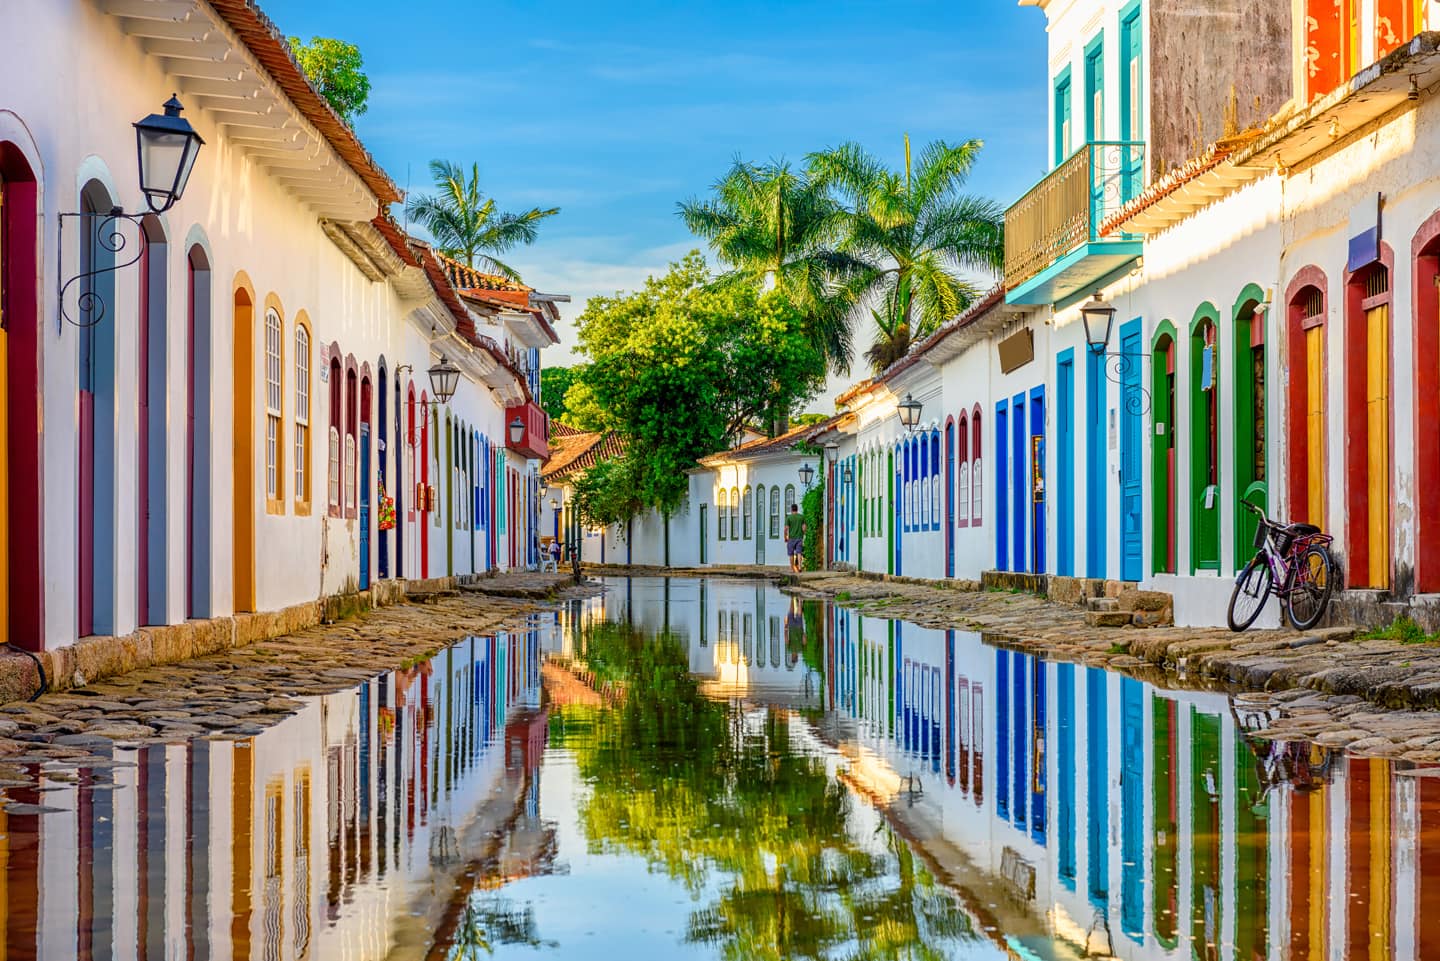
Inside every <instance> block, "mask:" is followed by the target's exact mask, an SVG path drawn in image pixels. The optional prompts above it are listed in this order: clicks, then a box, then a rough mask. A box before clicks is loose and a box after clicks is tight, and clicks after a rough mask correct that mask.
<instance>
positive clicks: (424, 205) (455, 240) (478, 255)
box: [405, 160, 560, 281]
mask: <svg viewBox="0 0 1440 961" xmlns="http://www.w3.org/2000/svg"><path fill="white" fill-rule="evenodd" d="M430 177H431V179H432V180H433V181H434V184H435V191H434V193H430V194H419V195H417V196H414V197H411V198H410V200H409V201H408V202H407V203H406V205H405V210H406V212H407V213H408V214H409V215H410V216H411V217H412V218H413V219H414V220H415V221H416V222H417V223H419V224H421V225H423V226H424V227H425V229H426V230H428V231H430V236H431V237H433V238H435V244H436V247H437V248H438V249H439V250H440V252H441V253H443V254H444V255H445V256H447V257H453V258H455V259H456V260H459V261H461V262H463V263H464V264H465V265H466V266H467V267H475V268H478V269H480V270H484V271H487V272H490V273H496V274H502V275H504V276H505V277H508V278H510V279H511V280H516V281H518V280H519V279H520V275H519V274H518V273H516V272H515V270H514V268H512V267H510V266H508V265H507V264H505V263H504V262H503V261H501V260H499V259H498V258H499V255H500V254H504V253H507V252H508V251H511V250H514V249H515V248H516V247H521V246H525V245H528V244H533V243H534V242H535V239H536V238H537V237H538V236H539V235H540V226H539V225H540V221H542V220H544V219H545V218H546V217H553V216H555V215H556V214H558V213H559V212H560V208H559V207H547V208H545V209H541V208H539V207H532V208H530V209H529V210H527V211H525V212H524V213H518V214H506V213H497V212H496V211H495V199H494V198H493V197H487V196H485V192H484V191H483V190H481V189H480V165H479V164H471V165H470V174H469V176H468V177H467V176H466V174H465V171H464V169H463V168H461V166H460V165H459V164H453V163H450V162H449V161H446V160H432V161H430Z"/></svg>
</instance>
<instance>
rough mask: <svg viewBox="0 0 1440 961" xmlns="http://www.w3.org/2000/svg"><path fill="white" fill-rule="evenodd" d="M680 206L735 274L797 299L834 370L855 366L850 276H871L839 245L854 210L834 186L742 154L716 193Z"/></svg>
mask: <svg viewBox="0 0 1440 961" xmlns="http://www.w3.org/2000/svg"><path fill="white" fill-rule="evenodd" d="M679 209H680V216H681V218H682V219H683V220H684V221H685V225H686V226H687V227H689V228H690V230H691V232H692V233H694V234H695V235H696V236H698V237H702V238H704V239H705V240H707V241H708V242H709V243H710V247H711V249H712V250H713V251H714V253H715V256H716V258H717V259H718V260H719V261H720V263H722V264H724V265H725V266H726V267H729V268H730V269H731V276H732V277H734V278H742V279H744V280H746V281H748V282H750V283H752V284H756V285H758V286H760V287H761V289H770V288H774V289H775V290H778V291H779V292H780V293H781V294H783V295H784V296H785V297H787V298H789V300H790V301H791V303H792V304H793V305H794V306H795V308H796V309H797V310H799V311H800V312H801V313H802V314H803V315H804V317H805V320H806V327H807V329H808V331H809V332H810V335H811V338H812V339H813V340H814V342H815V345H816V346H817V347H818V348H819V349H820V350H821V351H822V352H823V353H824V354H825V358H826V361H827V363H828V364H829V365H830V367H831V369H833V370H835V371H836V372H837V373H842V372H845V371H848V370H849V368H850V363H851V360H852V357H853V352H854V347H853V342H852V338H851V324H850V312H851V309H852V307H853V305H854V301H855V290H854V289H853V288H852V287H851V286H847V284H846V282H845V281H846V280H847V279H849V278H851V277H860V278H863V266H864V265H863V264H859V263H857V262H856V261H854V260H853V259H852V258H850V257H849V256H848V255H846V254H843V253H841V252H839V251H837V250H836V248H835V245H836V243H837V242H838V241H839V240H840V239H841V238H842V236H843V232H844V228H845V225H846V224H845V221H846V215H845V211H844V210H843V209H842V208H841V207H840V205H839V204H838V203H836V202H835V200H834V198H833V197H832V196H831V193H830V191H829V190H828V189H827V188H825V187H824V186H822V185H821V184H819V183H817V182H815V181H814V180H812V179H811V178H809V177H808V176H806V174H805V172H804V171H800V170H796V169H794V168H792V167H791V166H790V165H789V164H788V163H787V162H785V161H784V160H779V161H774V162H771V163H767V164H755V163H750V162H748V161H744V160H739V159H737V160H736V161H735V162H734V164H733V165H732V166H731V167H730V169H729V170H728V171H727V172H726V173H725V175H724V176H723V177H721V178H720V179H719V180H717V181H716V182H715V183H714V184H713V185H712V187H711V195H710V196H709V197H708V198H706V199H704V200H700V199H691V200H687V201H683V202H681V203H680V204H679Z"/></svg>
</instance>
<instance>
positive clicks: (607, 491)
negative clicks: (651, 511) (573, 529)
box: [572, 457, 644, 527]
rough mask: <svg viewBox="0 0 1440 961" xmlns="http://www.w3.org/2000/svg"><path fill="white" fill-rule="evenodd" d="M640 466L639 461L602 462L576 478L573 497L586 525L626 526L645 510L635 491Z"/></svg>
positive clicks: (622, 458)
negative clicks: (636, 476)
mask: <svg viewBox="0 0 1440 961" xmlns="http://www.w3.org/2000/svg"><path fill="white" fill-rule="evenodd" d="M638 464H639V460H638V458H628V457H621V458H618V459H616V460H602V461H600V462H599V463H597V464H596V465H595V466H594V467H591V468H590V469H589V470H587V471H585V472H584V473H581V474H579V475H577V476H576V479H575V487H574V494H573V495H572V498H573V503H574V505H575V509H576V510H577V511H579V512H580V520H581V522H582V523H584V524H586V525H588V526H590V527H607V526H609V525H611V524H624V523H625V522H626V521H628V520H629V519H630V518H632V517H634V516H635V515H636V514H638V513H640V512H641V510H643V509H644V505H643V504H642V503H641V502H640V499H639V497H638V496H637V492H636V488H635V477H634V472H635V470H636V468H637V465H638Z"/></svg>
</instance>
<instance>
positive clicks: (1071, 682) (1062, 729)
mask: <svg viewBox="0 0 1440 961" xmlns="http://www.w3.org/2000/svg"><path fill="white" fill-rule="evenodd" d="M1055 683H1056V686H1057V688H1058V690H1057V691H1056V695H1057V702H1058V703H1057V705H1056V713H1057V714H1058V715H1059V717H1058V718H1056V721H1057V724H1056V727H1057V728H1058V734H1057V738H1056V740H1057V741H1058V742H1059V743H1058V744H1057V745H1056V750H1057V751H1059V755H1058V756H1057V757H1056V759H1055V773H1056V776H1057V777H1059V779H1060V785H1059V793H1060V796H1059V798H1058V799H1057V800H1056V804H1055V807H1056V816H1057V817H1058V818H1059V819H1060V823H1059V824H1058V825H1057V826H1056V831H1055V837H1056V839H1057V841H1058V842H1059V846H1060V864H1059V870H1060V881H1061V883H1063V884H1064V885H1065V886H1066V887H1067V888H1069V889H1070V890H1071V891H1074V890H1075V780H1076V776H1077V771H1076V766H1075V665H1074V664H1056V665H1055Z"/></svg>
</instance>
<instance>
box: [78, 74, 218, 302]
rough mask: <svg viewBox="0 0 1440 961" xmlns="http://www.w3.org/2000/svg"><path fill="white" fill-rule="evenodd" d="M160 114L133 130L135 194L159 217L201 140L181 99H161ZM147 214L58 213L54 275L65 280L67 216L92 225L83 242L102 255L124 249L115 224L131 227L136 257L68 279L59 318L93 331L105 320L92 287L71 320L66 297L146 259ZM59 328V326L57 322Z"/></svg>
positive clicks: (186, 177)
mask: <svg viewBox="0 0 1440 961" xmlns="http://www.w3.org/2000/svg"><path fill="white" fill-rule="evenodd" d="M162 109H163V110H164V111H165V112H164V113H152V114H151V115H150V116H148V117H146V118H145V119H144V120H141V121H138V122H136V123H135V124H133V126H134V127H135V159H136V163H137V165H138V167H139V175H140V192H141V193H143V194H144V195H145V205H146V206H147V207H149V208H150V212H151V213H157V214H163V213H164V212H165V211H167V210H169V209H170V208H171V207H173V206H175V202H176V201H177V200H179V199H180V198H181V196H182V195H184V193H185V185H186V184H187V183H189V182H190V172H191V171H192V170H194V169H195V158H196V157H198V156H199V155H200V148H201V147H202V146H204V145H205V141H204V140H203V139H201V137H200V135H199V134H198V133H196V132H195V128H194V127H192V126H190V121H188V120H186V119H185V118H184V117H182V116H180V113H181V111H183V110H184V109H185V108H184V106H183V105H182V104H181V103H180V100H179V99H178V98H177V97H176V96H175V95H173V94H172V95H171V96H170V99H169V100H167V101H165V105H164V107H163V108H162ZM146 216H147V215H146V214H143V213H141V214H127V213H126V212H125V210H124V208H123V207H119V206H115V207H111V208H110V209H109V210H106V211H93V212H91V211H86V212H78V211H77V212H73V213H65V212H62V213H61V214H60V215H59V219H60V237H59V243H57V244H56V247H57V254H56V256H57V258H59V263H60V269H59V270H58V271H57V272H56V273H57V276H59V277H65V266H64V260H63V257H64V251H65V243H64V235H65V221H66V220H67V219H69V218H72V217H73V218H76V219H78V220H80V221H81V222H82V223H93V227H92V228H90V231H91V232H89V233H87V237H88V238H90V239H89V240H87V241H86V242H87V243H89V244H91V245H93V248H94V249H98V250H100V251H102V252H103V253H105V254H110V255H113V254H118V253H120V252H121V251H123V250H124V249H125V248H126V247H127V246H128V245H129V239H128V238H127V237H126V236H125V234H124V233H122V232H121V229H120V222H121V221H124V222H126V223H128V224H130V225H131V226H133V227H134V228H135V236H136V243H135V248H136V249H135V254H134V256H132V257H130V258H129V259H128V260H124V261H116V260H114V259H112V258H111V257H108V256H107V257H105V258H104V259H105V260H109V261H110V262H109V263H101V264H100V265H99V266H92V267H91V268H90V269H89V270H82V271H81V272H79V273H77V274H73V275H71V276H70V277H69V278H67V279H65V280H63V281H62V282H61V284H60V290H59V303H60V316H59V320H64V321H69V322H70V323H71V324H74V325H75V326H76V327H94V326H95V325H96V324H98V323H100V321H102V320H103V319H104V318H105V312H106V310H107V309H108V305H107V304H106V303H105V298H104V296H103V295H102V294H101V293H100V291H98V290H96V289H95V288H94V285H89V286H85V287H82V289H81V292H80V295H79V298H78V300H77V303H76V311H77V313H78V314H79V316H78V317H72V316H71V315H70V311H69V310H68V309H67V308H66V306H65V295H66V293H67V292H68V291H69V290H70V288H71V287H72V286H74V285H75V284H77V283H81V282H82V281H87V280H92V279H94V278H96V277H99V276H100V275H102V274H108V273H114V272H117V271H120V270H124V269H125V268H127V267H133V266H134V265H135V264H137V263H139V262H140V258H142V257H144V256H145V246H146V237H145V230H144V228H143V227H142V226H141V223H140V222H141V221H142V220H143V219H144V218H145V217H146ZM57 326H58V324H57Z"/></svg>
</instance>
